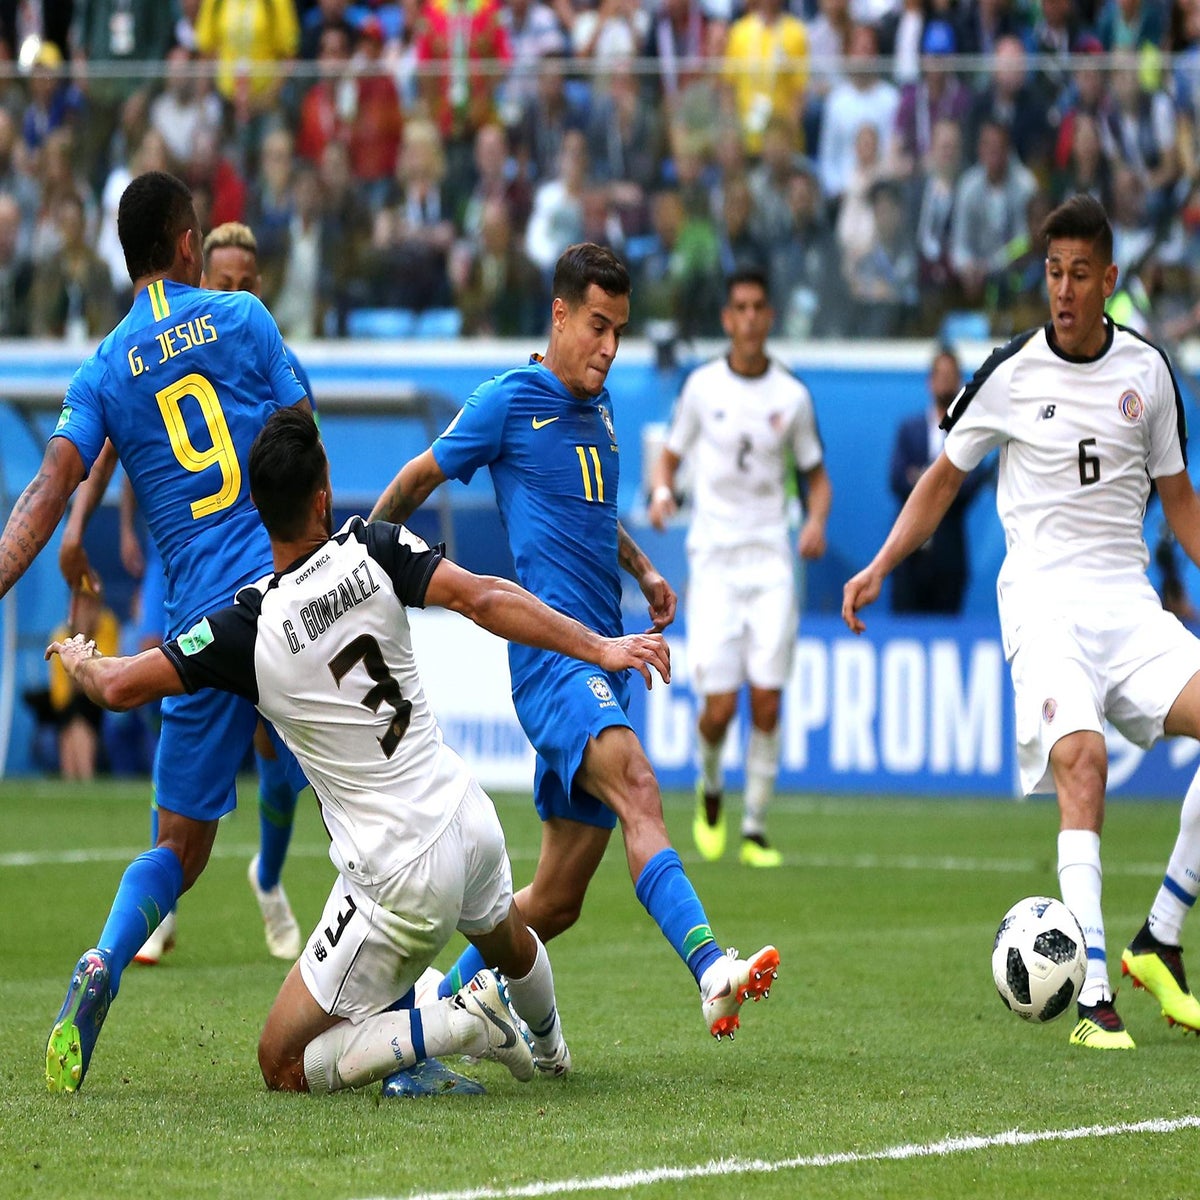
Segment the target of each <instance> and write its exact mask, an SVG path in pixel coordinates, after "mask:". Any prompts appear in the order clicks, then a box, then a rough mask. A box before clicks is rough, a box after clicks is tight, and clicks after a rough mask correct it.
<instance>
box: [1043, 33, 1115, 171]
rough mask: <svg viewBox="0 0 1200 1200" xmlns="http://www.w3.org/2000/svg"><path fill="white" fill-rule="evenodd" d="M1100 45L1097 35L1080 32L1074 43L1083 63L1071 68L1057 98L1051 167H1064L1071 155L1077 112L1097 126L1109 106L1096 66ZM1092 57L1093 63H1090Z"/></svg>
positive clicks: (1108, 109) (1103, 79) (1060, 168)
mask: <svg viewBox="0 0 1200 1200" xmlns="http://www.w3.org/2000/svg"><path fill="white" fill-rule="evenodd" d="M1103 53H1104V47H1103V46H1101V45H1100V42H1099V39H1097V38H1095V37H1093V36H1091V35H1090V34H1084V35H1083V36H1082V37H1081V38H1080V39H1079V41H1078V43H1077V44H1076V46H1075V54H1076V55H1077V56H1079V57H1080V58H1081V59H1082V60H1083V63H1085V64H1086V65H1081V66H1078V67H1076V68H1075V69H1074V70H1073V71H1072V72H1071V82H1070V85H1069V86H1068V88H1067V90H1066V93H1065V94H1064V95H1063V96H1062V98H1061V101H1060V116H1059V125H1058V137H1057V138H1056V140H1055V147H1054V168H1055V170H1059V171H1063V170H1066V167H1067V164H1068V162H1069V161H1070V158H1071V143H1072V140H1073V138H1074V136H1075V121H1076V120H1077V119H1078V117H1079V116H1080V115H1084V114H1086V115H1087V116H1090V117H1092V118H1093V119H1094V120H1095V121H1096V122H1097V123H1098V126H1099V123H1101V122H1102V121H1104V119H1105V118H1106V116H1107V114H1108V113H1109V112H1110V111H1111V109H1112V99H1111V97H1110V96H1109V92H1108V86H1107V80H1106V77H1105V75H1104V72H1103V71H1102V70H1101V69H1100V66H1099V58H1098V57H1096V58H1093V56H1099V55H1103ZM1093 61H1095V62H1096V64H1097V65H1095V66H1092V65H1091V63H1092V62H1093Z"/></svg>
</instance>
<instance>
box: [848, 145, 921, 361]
mask: <svg viewBox="0 0 1200 1200" xmlns="http://www.w3.org/2000/svg"><path fill="white" fill-rule="evenodd" d="M867 128H868V129H869V128H870V126H867ZM868 198H869V201H870V204H871V216H872V230H873V235H874V236H873V237H872V240H871V244H870V245H869V246H868V247H867V248H866V249H865V250H864V251H863V252H862V253H861V254H859V255H858V256H857V257H856V258H853V259H851V260H849V261H847V263H846V268H845V269H846V279H847V283H848V285H849V290H850V297H851V301H852V305H853V307H852V310H851V311H852V316H851V327H852V329H853V330H854V334H855V336H856V337H863V338H892V337H898V336H899V335H900V334H902V333H904V332H905V331H906V327H907V325H908V324H909V320H910V318H911V314H912V313H913V312H914V311H915V310H916V307H917V251H916V246H915V244H914V242H913V235H912V226H911V224H910V223H908V222H907V221H906V220H905V216H906V214H905V211H904V200H903V197H902V196H901V194H900V189H899V188H898V187H897V186H896V184H895V183H894V182H893V181H892V180H890V179H880V180H877V181H876V182H875V183H874V184H873V185H872V187H871V190H870V192H869V194H868Z"/></svg>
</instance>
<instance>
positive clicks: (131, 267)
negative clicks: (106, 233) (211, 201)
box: [117, 171, 199, 283]
mask: <svg viewBox="0 0 1200 1200" xmlns="http://www.w3.org/2000/svg"><path fill="white" fill-rule="evenodd" d="M195 224H196V209H195V206H194V205H193V203H192V193H191V190H190V189H189V188H188V186H187V184H186V183H184V182H183V180H182V179H177V178H176V177H175V176H174V175H169V174H168V173H167V172H166V171H147V172H146V173H145V174H144V175H139V176H138V177H137V178H136V179H134V180H133V182H132V183H130V184H129V186H128V187H127V188H126V189H125V191H124V192H123V193H122V194H121V202H120V204H119V205H118V206H117V236H118V237H119V238H120V239H121V249H122V250H124V251H125V266H126V268H127V269H128V271H129V278H130V279H132V280H133V281H134V282H135V283H136V282H137V280H139V279H142V278H144V277H145V276H146V275H154V274H157V273H158V272H160V271H167V270H169V269H170V267H171V264H172V263H173V262H174V261H175V243H176V241H177V240H178V238H179V235H180V234H182V233H186V232H187V231H188V230H189V229H191V228H193V227H194V226H195ZM197 249H199V247H197Z"/></svg>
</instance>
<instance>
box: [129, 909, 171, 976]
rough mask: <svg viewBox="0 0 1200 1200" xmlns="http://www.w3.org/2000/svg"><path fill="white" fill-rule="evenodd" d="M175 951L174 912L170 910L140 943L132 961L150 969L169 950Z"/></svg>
mask: <svg viewBox="0 0 1200 1200" xmlns="http://www.w3.org/2000/svg"><path fill="white" fill-rule="evenodd" d="M174 949H175V912H174V910H172V911H171V912H169V913H167V915H166V916H165V917H163V919H162V920H161V921H160V922H159V923H158V928H157V929H156V930H155V931H154V932H153V933H152V934H151V935H150V936H149V937H148V938H147V939H146V940H145V942H143V943H142V948H141V949H140V950H139V951H138V952H137V953H136V954H135V955H134V956H133V961H134V962H136V963H141V964H142V965H143V966H147V967H152V966H154V964H155V963H156V962H158V960H159V959H160V958H162V956H163V955H164V954H166V953H167V951H169V950H174Z"/></svg>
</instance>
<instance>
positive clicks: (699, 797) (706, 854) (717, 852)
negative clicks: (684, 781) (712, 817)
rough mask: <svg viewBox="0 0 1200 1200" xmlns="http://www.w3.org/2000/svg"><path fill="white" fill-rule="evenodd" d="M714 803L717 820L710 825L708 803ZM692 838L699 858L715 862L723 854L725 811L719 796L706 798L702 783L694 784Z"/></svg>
mask: <svg viewBox="0 0 1200 1200" xmlns="http://www.w3.org/2000/svg"><path fill="white" fill-rule="evenodd" d="M710 801H712V802H715V804H716V808H717V819H716V821H715V822H713V823H710V822H709V819H708V803H709V802H710ZM692 838H693V839H694V841H695V843H696V849H697V850H699V851H700V857H701V858H704V859H706V860H707V861H708V862H716V861H717V859H718V858H720V857H721V855H723V854H724V853H725V810H724V809H723V808H721V796H720V793H718V794H717V795H716V796H707V795H706V794H705V791H704V784H703V782H700V783H697V784H696V816H695V817H694V818H693V820H692Z"/></svg>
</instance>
